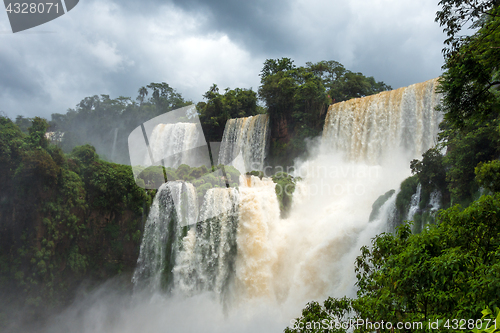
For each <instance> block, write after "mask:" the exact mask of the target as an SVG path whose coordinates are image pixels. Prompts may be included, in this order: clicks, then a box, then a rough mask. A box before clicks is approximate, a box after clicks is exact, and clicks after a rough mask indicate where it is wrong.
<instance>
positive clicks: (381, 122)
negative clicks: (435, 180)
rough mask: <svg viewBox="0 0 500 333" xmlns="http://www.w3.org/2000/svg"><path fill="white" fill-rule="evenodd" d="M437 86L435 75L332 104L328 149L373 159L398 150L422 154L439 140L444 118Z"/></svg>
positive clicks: (415, 155)
mask: <svg viewBox="0 0 500 333" xmlns="http://www.w3.org/2000/svg"><path fill="white" fill-rule="evenodd" d="M436 86H437V79H433V80H429V81H426V82H422V83H417V84H414V85H411V86H409V87H405V88H399V89H396V90H391V91H385V92H382V93H379V94H376V95H371V96H367V97H363V98H356V99H351V100H348V101H345V102H341V103H337V104H333V105H331V106H330V108H329V109H328V114H327V116H326V120H325V126H324V129H323V141H324V142H325V143H326V146H327V147H326V148H327V150H328V151H342V152H344V153H345V154H346V156H347V158H348V159H350V160H352V161H366V162H369V163H371V164H377V163H381V162H383V161H384V160H386V159H390V158H391V155H393V154H395V152H398V153H399V152H403V153H404V154H405V155H407V156H408V158H410V159H411V158H420V157H421V155H422V153H424V152H425V151H426V150H427V149H429V148H431V147H432V146H433V145H434V144H435V140H436V137H437V133H438V130H439V123H440V122H441V120H442V115H441V114H440V113H438V112H436V111H435V110H434V108H435V107H436V105H437V104H438V102H439V100H440V96H439V94H437V93H436V91H435V89H436Z"/></svg>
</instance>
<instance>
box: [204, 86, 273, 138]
mask: <svg viewBox="0 0 500 333" xmlns="http://www.w3.org/2000/svg"><path fill="white" fill-rule="evenodd" d="M203 97H204V98H205V99H206V100H207V101H206V102H199V103H198V104H196V109H197V110H198V113H199V115H200V122H201V124H202V127H203V132H204V133H205V137H206V139H207V142H221V141H222V135H223V134H224V128H225V126H226V122H227V121H228V120H229V119H231V118H241V117H249V116H255V115H257V114H259V113H265V110H264V109H263V108H262V107H260V106H258V105H257V93H256V92H254V91H252V89H249V90H247V89H240V88H236V89H234V90H230V89H229V88H226V89H225V92H224V94H220V93H219V88H218V87H217V85H216V84H214V85H212V87H210V90H208V91H207V92H206V93H205V94H204V95H203Z"/></svg>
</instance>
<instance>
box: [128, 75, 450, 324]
mask: <svg viewBox="0 0 500 333" xmlns="http://www.w3.org/2000/svg"><path fill="white" fill-rule="evenodd" d="M435 86H436V80H430V81H427V82H424V83H420V84H416V85H413V86H410V87H407V88H400V89H398V90H395V91H391V92H384V93H381V94H378V95H374V96H368V97H365V98H361V99H355V100H350V101H346V102H342V103H338V104H335V105H332V106H331V107H330V109H329V112H328V115H327V118H326V122H325V126H324V130H323V137H322V139H321V142H320V144H319V145H318V147H316V150H315V151H313V155H314V156H315V157H314V158H312V159H310V160H308V161H305V162H302V163H301V164H300V165H297V166H296V170H295V175H296V176H301V177H302V178H303V181H301V182H299V183H298V184H297V187H296V190H295V193H294V195H293V203H292V208H291V211H290V213H289V216H288V218H286V219H281V218H280V211H279V205H278V201H277V198H276V192H275V191H280V190H281V191H282V190H285V189H279V188H278V189H277V188H276V184H274V183H273V182H272V181H271V180H270V179H267V178H262V179H259V178H257V177H254V176H250V177H247V176H241V177H240V182H239V187H238V189H236V188H213V189H211V190H208V191H207V192H206V194H205V196H204V199H203V200H204V203H203V205H202V209H201V210H200V213H199V216H193V217H189V218H188V219H187V220H189V221H195V222H193V223H191V224H190V222H189V221H188V222H186V223H184V224H183V225H184V226H185V227H182V226H181V224H182V223H181V224H179V223H177V224H176V223H173V222H172V220H173V219H179V218H183V219H184V220H186V218H184V217H182V216H186V215H182V214H183V213H182V212H180V213H178V212H177V210H176V209H174V208H172V207H173V206H177V203H176V202H174V199H171V200H170V199H168V197H169V196H171V197H172V198H174V197H176V195H177V194H176V193H178V192H176V191H177V189H178V188H180V185H179V184H180V183H177V182H172V183H171V182H169V183H167V184H166V185H164V187H162V189H163V190H162V191H160V192H159V193H158V195H157V197H156V198H155V202H154V204H153V207H152V209H151V213H150V216H149V218H148V221H147V223H146V228H145V232H144V238H143V243H142V245H141V254H140V256H139V260H138V265H137V269H136V272H135V274H134V282H135V283H136V285H141V284H146V285H149V286H154V287H155V288H156V289H155V290H158V289H159V287H160V286H162V282H161V281H167V280H168V281H173V291H174V295H178V294H182V295H189V296H193V295H194V297H196V295H199V294H200V293H202V294H203V293H206V292H209V293H210V294H211V295H215V298H216V299H218V300H219V301H222V303H223V304H228V302H229V303H230V304H232V305H234V306H233V307H232V308H234V309H238V307H244V308H245V311H247V310H249V309H250V310H251V311H250V312H249V313H251V312H255V311H257V312H258V310H257V309H261V308H263V307H264V308H266V309H274V310H276V309H278V308H279V313H280V315H278V317H276V318H273V320H274V321H273V322H279V323H280V324H279V325H281V326H282V327H283V325H287V324H288V321H289V320H290V319H291V318H293V317H295V316H297V315H299V314H300V309H301V308H302V307H303V306H304V304H305V302H307V301H310V300H311V299H322V298H325V297H327V296H334V297H342V296H344V295H347V296H351V297H355V287H354V281H355V274H354V269H353V267H352V264H353V262H354V261H355V258H356V256H358V255H359V253H360V252H359V249H360V248H361V247H362V246H365V245H369V244H370V240H371V238H372V237H374V236H375V235H376V234H378V233H380V232H383V231H387V228H388V224H387V223H388V221H392V220H394V214H395V201H396V195H397V190H398V188H399V184H400V182H401V181H402V180H403V179H404V178H406V177H408V176H409V175H410V170H409V161H410V160H411V159H412V158H415V157H419V154H421V153H422V152H424V151H425V150H426V149H428V148H430V147H431V146H432V145H433V144H434V142H435V138H436V133H437V130H438V123H439V121H440V119H441V116H440V114H438V113H436V112H435V111H434V106H435V105H436V104H437V103H438V100H439V96H438V95H437V94H436V93H435V91H434V89H435ZM267 122H268V118H267V116H256V117H248V118H240V119H232V120H230V121H228V122H227V124H226V129H225V131H224V138H223V143H222V146H221V150H220V154H219V163H221V162H222V163H224V162H226V163H228V162H232V163H233V165H235V166H237V167H239V168H241V170H242V171H249V170H252V169H258V168H262V166H263V162H264V157H265V147H266V145H267V135H268V124H267ZM238 156H239V157H238ZM235 157H238V158H236V160H234V159H235ZM239 158H241V159H239ZM255 166H257V167H255ZM182 186H187V184H183V185H182ZM185 189H186V187H185ZM391 189H395V190H396V193H394V194H392V195H391V196H389V197H388V199H387V200H386V201H385V202H384V203H383V204H382V206H381V207H380V209H379V213H378V215H377V216H376V217H374V218H373V221H371V222H368V220H369V215H370V212H371V206H372V204H373V202H375V200H376V199H377V198H378V197H379V196H380V195H381V194H383V193H386V192H387V191H389V190H391ZM181 192H182V191H181ZM414 201H415V205H414V206H415V207H417V205H418V202H417V201H420V200H419V199H418V200H417V198H415V200H414ZM434 201H437V199H436V200H434ZM177 202H184V203H183V207H189V206H190V204H189V200H184V201H183V199H182V198H180V199H177ZM181 206H182V205H181ZM188 211H189V209H188V210H184V211H183V212H188ZM204 216H207V217H209V218H205V217H204ZM191 219H192V220H191ZM189 224H190V226H188V225H189ZM166 276H170V280H169V279H168V278H166ZM146 282H147V283H146ZM274 310H273V315H276V312H274ZM200 311H202V310H201V309H200ZM234 311H236V310H234ZM200 313H201V312H200ZM249 316H251V315H249ZM238 327H240V326H238Z"/></svg>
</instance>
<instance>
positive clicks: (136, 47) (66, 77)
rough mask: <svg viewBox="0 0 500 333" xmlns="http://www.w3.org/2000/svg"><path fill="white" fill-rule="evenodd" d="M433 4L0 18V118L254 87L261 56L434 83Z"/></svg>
mask: <svg viewBox="0 0 500 333" xmlns="http://www.w3.org/2000/svg"><path fill="white" fill-rule="evenodd" d="M437 10H438V7H437V1H436V0H432V1H431V0H423V1H418V2H415V1H411V0H378V1H366V0H351V1H349V2H345V1H339V0H334V1H326V0H311V1H305V0H293V1H284V0H274V1H263V0H257V1H229V0H211V1H201V0H184V1H182V0H172V1H154V0H150V1H141V2H137V1H129V0H127V1H122V2H115V1H103V0H84V1H80V3H79V4H78V6H76V7H75V8H74V9H73V10H72V11H71V12H69V13H67V14H66V15H64V16H62V17H60V18H58V19H56V20H53V21H51V22H49V23H47V24H44V25H41V26H38V27H35V28H33V29H30V30H27V31H25V32H20V33H16V34H12V32H11V31H10V25H9V22H8V18H7V14H6V13H5V12H3V13H2V14H0V110H1V111H4V112H5V113H6V114H7V115H8V116H9V117H11V118H14V117H15V116H16V115H18V114H22V115H24V116H28V117H33V116H42V117H47V118H49V117H50V114H51V113H55V112H57V113H64V112H65V111H66V110H67V109H68V108H73V107H74V106H75V105H76V104H77V103H78V102H79V101H80V100H82V99H83V98H84V97H86V96H91V95H95V94H108V95H110V96H111V97H112V98H115V97H118V96H130V97H133V98H135V97H136V96H137V90H138V89H139V88H140V87H141V86H144V85H147V84H149V83H150V82H162V81H164V82H167V83H168V84H169V85H171V86H172V87H174V88H176V89H177V91H178V92H180V93H181V94H182V95H183V96H184V97H185V98H187V99H190V100H192V101H194V102H198V101H200V100H202V95H203V93H204V92H205V91H207V90H208V88H209V87H210V86H211V85H212V84H213V83H216V84H217V85H218V86H219V87H220V88H222V89H224V88H226V87H229V88H236V87H240V88H253V89H254V90H257V88H258V86H259V81H260V79H259V72H260V70H261V68H262V64H263V62H264V61H265V60H266V59H268V58H279V57H290V58H292V59H293V60H295V63H296V64H297V65H303V64H305V62H306V61H312V62H316V61H320V60H337V61H339V62H340V63H342V64H344V66H346V68H348V69H350V70H352V71H356V72H358V71H359V72H362V73H363V74H365V75H367V76H374V77H375V79H376V80H379V81H384V82H386V83H387V84H389V85H391V86H392V87H393V88H398V87H401V86H407V85H410V84H412V83H416V82H421V81H425V80H428V79H431V78H434V77H437V76H439V75H440V74H441V66H442V63H443V59H442V55H441V49H442V47H443V40H444V39H445V37H444V34H443V33H442V31H441V28H440V27H439V25H438V24H437V23H435V22H434V17H435V12H436V11H437Z"/></svg>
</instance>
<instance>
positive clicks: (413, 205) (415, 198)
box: [406, 183, 422, 221]
mask: <svg viewBox="0 0 500 333" xmlns="http://www.w3.org/2000/svg"><path fill="white" fill-rule="evenodd" d="M421 193H422V185H421V184H420V183H418V185H417V192H415V193H414V194H413V195H412V196H411V200H410V208H409V209H408V215H407V217H406V219H407V220H408V221H413V217H414V216H415V213H416V212H418V210H419V205H420V195H421Z"/></svg>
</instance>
